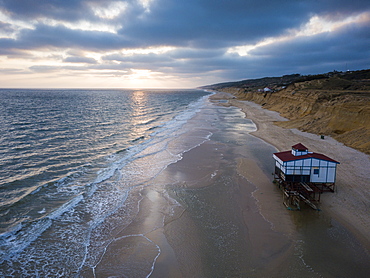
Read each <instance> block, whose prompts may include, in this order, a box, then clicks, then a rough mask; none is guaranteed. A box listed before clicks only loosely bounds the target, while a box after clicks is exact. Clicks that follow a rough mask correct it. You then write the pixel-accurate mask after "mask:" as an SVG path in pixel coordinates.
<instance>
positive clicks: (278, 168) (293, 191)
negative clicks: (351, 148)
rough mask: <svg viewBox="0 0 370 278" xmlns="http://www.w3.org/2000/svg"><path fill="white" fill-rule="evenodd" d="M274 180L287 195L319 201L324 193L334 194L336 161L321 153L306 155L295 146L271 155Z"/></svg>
mask: <svg viewBox="0 0 370 278" xmlns="http://www.w3.org/2000/svg"><path fill="white" fill-rule="evenodd" d="M273 158H274V159H275V172H274V176H275V180H276V181H278V184H279V186H281V187H282V188H283V189H284V193H285V194H286V195H287V196H288V197H290V196H293V195H295V196H301V197H302V199H307V200H309V201H313V200H315V201H319V200H320V194H321V193H322V192H325V191H330V192H334V187H335V178H336V169H337V165H338V164H339V162H338V161H336V160H334V159H332V158H330V157H328V156H326V155H324V154H321V153H314V152H309V151H308V148H307V147H305V146H304V145H303V144H301V143H299V144H296V145H294V146H292V149H291V150H290V151H283V152H278V153H274V154H273Z"/></svg>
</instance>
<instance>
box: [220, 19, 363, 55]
mask: <svg viewBox="0 0 370 278" xmlns="http://www.w3.org/2000/svg"><path fill="white" fill-rule="evenodd" d="M366 22H370V13H369V12H364V13H361V14H358V15H356V16H350V17H346V18H342V19H341V20H330V19H329V18H328V17H319V16H317V15H315V16H313V17H311V18H310V20H309V22H307V23H306V24H305V25H303V26H302V27H301V28H300V29H290V30H288V35H284V36H279V37H271V38H266V39H264V40H262V41H260V42H258V43H256V44H253V45H241V46H235V47H232V48H229V49H228V51H227V53H237V54H239V55H240V56H248V55H250V51H251V50H253V49H257V48H259V47H262V46H265V45H269V44H274V43H278V42H283V41H289V40H293V39H295V38H297V37H309V36H314V35H318V34H321V33H327V32H335V31H336V30H338V29H340V28H343V27H345V26H347V25H349V24H354V23H358V24H361V23H366Z"/></svg>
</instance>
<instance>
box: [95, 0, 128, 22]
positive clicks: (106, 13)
mask: <svg viewBox="0 0 370 278" xmlns="http://www.w3.org/2000/svg"><path fill="white" fill-rule="evenodd" d="M127 7H128V4H127V3H125V2H116V1H115V2H111V3H110V4H108V5H107V4H106V3H104V2H103V3H101V5H100V6H97V5H96V3H94V4H92V5H91V9H92V10H93V12H94V14H95V15H96V16H98V17H100V18H103V19H114V18H116V17H117V16H119V15H120V14H121V13H122V12H124V11H125V10H126V9H127Z"/></svg>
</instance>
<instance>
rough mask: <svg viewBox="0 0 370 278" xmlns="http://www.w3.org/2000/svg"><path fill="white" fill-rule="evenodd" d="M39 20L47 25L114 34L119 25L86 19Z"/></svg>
mask: <svg viewBox="0 0 370 278" xmlns="http://www.w3.org/2000/svg"><path fill="white" fill-rule="evenodd" d="M39 22H41V23H43V24H45V25H48V26H60V25H62V26H64V27H66V28H68V29H71V30H82V31H98V32H108V33H113V34H115V33H116V32H117V30H118V29H119V28H120V27H121V26H120V25H117V26H115V25H112V24H103V23H94V22H90V21H86V20H81V21H78V22H73V23H71V22H66V21H60V20H54V19H50V18H44V19H40V20H39Z"/></svg>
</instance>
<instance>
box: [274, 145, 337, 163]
mask: <svg viewBox="0 0 370 278" xmlns="http://www.w3.org/2000/svg"><path fill="white" fill-rule="evenodd" d="M302 146H303V145H302ZM293 147H294V146H293ZM305 150H307V148H306V149H305ZM274 155H275V156H276V157H278V158H279V159H280V160H282V161H283V162H287V161H294V160H301V159H309V158H316V159H320V160H326V161H330V162H334V163H338V164H339V162H338V161H336V160H334V159H332V158H330V157H328V156H326V155H324V154H321V153H308V154H305V155H300V156H295V155H293V154H292V152H291V151H284V152H279V153H274Z"/></svg>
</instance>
